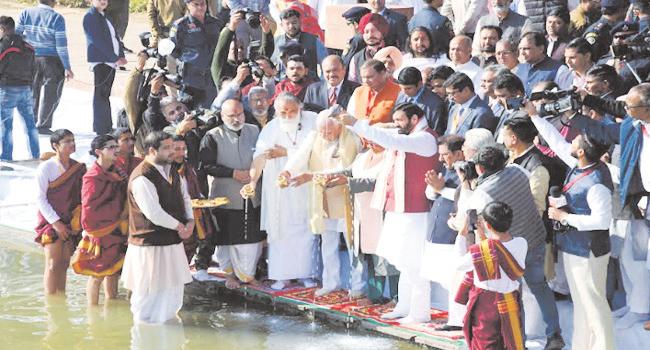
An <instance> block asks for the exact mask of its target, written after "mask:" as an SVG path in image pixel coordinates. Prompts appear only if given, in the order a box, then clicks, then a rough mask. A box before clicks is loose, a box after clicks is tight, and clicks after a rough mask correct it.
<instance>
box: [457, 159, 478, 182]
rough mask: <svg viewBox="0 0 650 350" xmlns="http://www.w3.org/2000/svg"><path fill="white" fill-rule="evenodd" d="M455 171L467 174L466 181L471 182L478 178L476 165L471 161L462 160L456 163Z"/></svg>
mask: <svg viewBox="0 0 650 350" xmlns="http://www.w3.org/2000/svg"><path fill="white" fill-rule="evenodd" d="M454 169H455V170H457V171H460V172H461V173H463V174H465V180H466V181H471V180H474V179H477V178H478V173H477V172H476V163H474V162H473V161H471V160H460V161H457V162H456V163H454Z"/></svg>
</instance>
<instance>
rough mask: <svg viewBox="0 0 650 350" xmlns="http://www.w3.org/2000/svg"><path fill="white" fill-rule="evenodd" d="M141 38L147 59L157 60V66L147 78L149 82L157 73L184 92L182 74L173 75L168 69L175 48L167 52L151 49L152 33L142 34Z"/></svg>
mask: <svg viewBox="0 0 650 350" xmlns="http://www.w3.org/2000/svg"><path fill="white" fill-rule="evenodd" d="M139 37H140V43H141V44H142V46H144V50H143V51H142V52H144V53H145V54H146V55H147V57H149V58H155V59H156V65H155V66H154V68H152V69H151V71H150V74H149V76H148V77H147V82H149V81H150V80H151V78H152V77H153V73H156V74H158V75H162V76H163V77H165V81H169V82H172V83H173V84H175V85H178V86H179V89H180V90H183V79H182V77H181V76H180V74H171V73H169V69H168V68H167V56H168V55H169V54H170V53H171V50H173V48H171V50H170V49H169V48H166V50H159V48H157V47H149V46H150V44H151V33H150V32H144V33H140V35H139ZM164 40H168V39H164ZM161 51H163V52H161ZM165 51H170V52H165Z"/></svg>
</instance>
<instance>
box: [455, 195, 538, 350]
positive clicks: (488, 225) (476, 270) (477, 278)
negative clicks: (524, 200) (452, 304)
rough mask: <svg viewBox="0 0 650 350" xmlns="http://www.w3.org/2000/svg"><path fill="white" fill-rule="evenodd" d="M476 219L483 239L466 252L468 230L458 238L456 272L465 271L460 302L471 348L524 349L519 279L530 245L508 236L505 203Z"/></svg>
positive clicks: (508, 213)
mask: <svg viewBox="0 0 650 350" xmlns="http://www.w3.org/2000/svg"><path fill="white" fill-rule="evenodd" d="M477 221H478V222H477V223H476V233H477V235H478V236H479V237H483V238H484V239H483V240H482V241H480V242H479V243H477V244H474V245H471V246H469V248H468V247H467V245H468V243H467V234H468V231H469V230H468V229H467V227H466V228H465V229H463V230H461V231H460V232H459V236H458V239H457V240H456V248H457V251H458V252H459V253H460V254H461V255H462V258H461V260H460V264H459V267H458V269H459V270H461V271H467V274H466V276H465V280H464V281H463V283H462V284H461V287H460V289H459V290H458V294H457V295H456V302H458V303H461V304H467V314H466V315H465V320H464V325H463V332H464V333H465V339H466V341H467V345H468V347H469V348H470V349H471V350H478V349H493V350H496V349H504V350H523V349H524V336H523V334H524V332H523V327H522V320H521V312H520V310H521V299H520V297H519V282H518V280H519V278H520V277H521V276H523V274H524V261H525V260H526V252H527V250H528V244H527V243H526V240H525V239H524V238H521V237H515V238H513V237H512V235H510V233H508V229H509V228H510V225H511V223H512V209H511V208H510V207H509V206H508V205H507V204H505V203H502V202H492V203H490V204H488V205H487V206H486V207H485V209H484V210H483V212H482V213H481V217H480V218H479V220H477ZM468 226H469V225H468ZM485 231H488V232H489V237H488V238H487V239H485Z"/></svg>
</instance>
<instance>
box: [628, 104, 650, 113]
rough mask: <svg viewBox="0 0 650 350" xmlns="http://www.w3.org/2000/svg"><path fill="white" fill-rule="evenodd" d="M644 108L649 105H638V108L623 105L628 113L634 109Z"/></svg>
mask: <svg viewBox="0 0 650 350" xmlns="http://www.w3.org/2000/svg"><path fill="white" fill-rule="evenodd" d="M646 107H650V105H639V106H628V105H625V107H624V108H625V110H626V111H628V112H629V111H631V110H633V109H635V108H646Z"/></svg>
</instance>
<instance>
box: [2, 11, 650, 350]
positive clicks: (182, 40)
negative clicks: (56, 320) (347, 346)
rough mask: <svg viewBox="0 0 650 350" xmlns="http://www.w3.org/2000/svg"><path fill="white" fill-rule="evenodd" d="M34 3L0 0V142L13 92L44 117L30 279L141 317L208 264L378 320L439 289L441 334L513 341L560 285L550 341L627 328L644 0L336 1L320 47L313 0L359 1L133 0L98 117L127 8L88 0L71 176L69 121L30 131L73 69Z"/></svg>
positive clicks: (233, 278) (642, 195)
mask: <svg viewBox="0 0 650 350" xmlns="http://www.w3.org/2000/svg"><path fill="white" fill-rule="evenodd" d="M39 2H40V5H39V6H38V7H36V8H31V9H27V10H25V11H24V12H23V13H22V14H21V15H20V17H19V20H18V23H17V24H16V25H14V21H13V20H12V19H11V18H9V17H5V16H3V17H0V38H1V44H0V45H1V48H0V100H1V101H2V108H1V112H2V113H1V114H2V125H3V133H2V160H10V159H11V151H12V142H11V132H12V128H11V120H12V115H13V109H14V108H17V109H18V111H19V113H20V114H21V115H22V117H23V119H24V120H25V121H26V125H27V130H28V133H29V136H30V137H29V140H30V149H31V151H32V155H33V156H34V157H35V158H36V157H38V156H39V149H38V142H37V138H38V137H37V136H38V135H37V133H39V132H40V133H47V134H51V136H50V144H51V147H52V149H53V151H54V152H55V155H54V156H53V157H52V158H50V159H49V160H45V161H43V162H42V163H41V164H40V165H39V167H38V171H37V183H38V188H39V197H38V201H37V202H38V209H39V224H38V227H37V229H36V231H37V233H38V236H37V238H36V241H37V242H38V243H40V244H42V245H43V247H44V249H45V256H46V266H45V277H44V280H45V290H46V292H47V293H48V294H54V293H57V292H63V291H64V290H65V274H66V271H67V268H68V266H70V265H71V266H72V267H73V269H74V271H75V272H76V273H79V274H84V275H88V276H90V278H89V281H88V289H87V294H88V301H89V303H91V304H97V303H98V300H99V292H100V289H101V286H102V284H103V286H104V291H105V297H106V298H115V297H116V295H117V286H118V282H119V280H120V279H121V280H122V281H123V284H124V286H125V287H126V288H127V289H128V290H130V291H131V295H130V301H131V310H132V312H133V315H134V319H135V320H136V321H138V322H150V323H162V322H166V321H168V320H170V319H174V318H175V317H176V316H175V315H176V312H177V311H178V310H179V309H180V307H181V306H182V300H183V299H182V298H183V286H184V284H186V283H189V282H190V281H191V280H192V277H191V276H193V277H194V279H196V280H199V281H205V280H211V279H214V278H215V277H214V276H211V275H210V274H208V273H207V270H208V268H209V267H210V266H211V264H213V263H216V264H217V265H218V267H219V269H220V270H221V271H223V273H225V275H226V277H227V279H226V286H227V287H228V288H238V287H239V286H241V285H242V284H250V285H259V284H260V283H268V286H269V287H270V288H272V289H275V290H282V289H285V288H287V287H289V286H291V285H293V284H294V283H300V284H302V285H304V286H305V287H309V288H317V289H316V291H315V296H316V297H321V296H325V295H327V294H329V293H332V292H335V291H339V290H341V289H342V288H344V287H345V288H348V289H349V291H348V293H349V296H350V298H353V299H356V298H362V297H367V298H368V299H370V300H371V301H372V302H374V303H387V302H391V301H393V300H394V301H396V304H395V307H394V308H393V309H392V311H390V312H388V313H386V314H384V315H382V318H384V319H390V320H397V322H400V323H404V324H407V323H422V322H428V321H430V307H431V294H432V290H433V291H434V292H436V294H439V292H446V293H447V294H448V296H449V297H448V302H447V310H448V313H449V318H448V323H447V324H446V325H444V326H442V327H441V328H440V330H443V331H453V330H463V332H464V335H465V337H466V340H467V344H468V346H469V348H471V349H523V348H524V340H525V338H526V335H525V334H524V333H525V332H524V326H523V325H524V321H526V322H534V321H536V320H531V319H530V317H532V316H531V315H536V314H535V313H533V312H529V311H526V310H527V309H530V310H533V309H531V308H536V307H537V305H539V308H540V310H541V317H542V319H543V323H544V324H545V325H546V328H545V334H546V337H547V341H546V345H545V349H562V348H563V347H564V346H565V337H566V335H563V332H562V329H561V327H560V320H559V318H560V317H559V314H558V308H557V303H556V301H557V300H564V299H568V298H570V300H571V301H572V303H573V322H572V323H573V335H572V339H571V346H572V348H573V349H614V348H615V345H614V344H615V337H614V334H615V329H618V330H622V329H628V328H630V327H633V326H634V325H635V324H637V323H643V322H645V327H646V329H650V323H648V320H649V319H650V271H649V269H650V257H649V256H648V248H649V239H648V237H649V234H650V210H649V209H648V196H649V194H650V129H649V128H650V83H646V82H645V81H646V80H647V78H648V74H649V73H650V54H649V53H650V50H649V49H648V48H647V47H645V46H644V45H647V40H645V41H644V38H645V37H646V36H648V30H649V28H650V27H649V25H650V2H649V1H647V0H637V1H636V2H634V3H633V4H630V3H628V1H627V0H600V1H598V0H569V1H567V0H548V1H543V2H540V1H534V0H514V1H513V0H490V1H485V0H471V1H469V0H468V1H452V0H445V1H443V0H421V1H393V2H392V3H391V5H395V6H398V7H400V8H401V9H399V8H398V9H390V8H387V7H386V1H384V0H369V1H368V4H367V6H350V8H349V9H348V10H347V11H345V12H344V13H343V15H342V16H343V18H342V19H341V23H344V22H345V23H347V25H349V26H350V27H351V28H352V29H353V31H354V35H353V36H352V37H351V38H348V39H349V40H347V45H346V46H345V48H344V49H343V50H342V51H341V50H337V49H336V48H331V47H326V46H325V41H324V39H325V37H326V36H327V35H328V32H327V30H325V31H323V27H324V24H325V17H326V16H328V15H329V14H330V12H328V10H329V8H328V7H327V6H326V5H332V4H348V3H356V1H316V0H314V1H306V2H300V1H290V0H272V1H269V0H224V1H221V2H214V1H208V2H206V0H182V1H181V0H151V1H149V3H148V7H147V15H148V19H149V24H150V26H151V32H150V33H149V34H147V35H144V36H141V38H142V37H146V38H147V39H148V41H149V46H150V48H149V49H148V50H145V51H143V52H140V53H137V64H136V67H135V69H134V70H132V71H131V72H130V75H129V79H128V81H127V83H126V86H125V90H126V93H125V95H124V100H125V109H124V111H122V112H121V113H120V116H118V125H113V124H112V122H111V121H112V116H111V112H110V111H111V109H110V103H109V100H108V97H109V96H110V92H111V87H112V84H113V79H114V76H115V71H116V69H120V68H119V67H120V66H123V65H124V64H125V63H126V60H125V59H124V57H125V56H124V52H125V48H124V46H123V44H122V43H121V39H122V37H123V35H124V30H123V29H122V27H123V28H125V27H126V24H127V23H128V21H126V20H125V19H124V15H123V14H122V15H118V16H116V17H119V18H121V19H119V20H116V22H112V21H113V19H112V18H111V16H110V13H109V12H107V6H108V5H109V3H113V2H115V3H123V2H122V1H117V0H114V1H107V0H92V1H91V2H90V3H91V8H90V9H89V11H88V13H87V14H86V16H85V17H84V30H85V32H86V38H87V41H88V53H87V57H88V62H89V63H90V65H91V67H92V69H93V72H94V75H95V91H94V94H95V95H94V96H95V97H94V99H93V111H94V113H93V120H94V123H93V130H94V131H95V132H96V133H97V135H98V136H97V137H96V138H95V139H94V140H93V141H92V145H91V150H90V153H91V155H92V156H94V157H96V161H95V162H94V163H92V165H90V166H89V168H88V170H86V166H85V165H84V164H82V163H79V162H77V161H75V160H74V159H72V158H71V157H70V156H71V155H72V154H73V153H74V152H75V141H74V135H73V134H72V133H71V132H70V131H68V130H65V129H61V130H56V131H53V132H52V131H50V130H49V127H50V126H51V120H52V112H53V110H54V109H55V108H56V104H57V103H58V99H59V97H60V90H61V86H62V84H63V80H64V77H65V76H68V77H70V76H72V71H71V70H70V64H69V60H68V56H67V49H66V45H65V24H64V20H63V18H62V17H61V16H60V15H59V14H58V13H56V12H55V11H54V10H53V9H52V8H51V6H53V4H54V1H53V0H39ZM127 2H128V1H127ZM122 5H123V4H122ZM118 7H119V6H118ZM403 10H406V11H403ZM404 13H406V14H408V15H409V16H406V15H405V14H404ZM127 18H128V16H127ZM46 19H49V20H46ZM112 23H119V24H118V25H117V26H114V24H112ZM170 47H173V48H171V49H170V50H169V51H170V54H169V55H166V56H165V55H164V54H162V52H163V51H164V49H169V48H170ZM155 48H157V49H158V50H157V51H156V50H153V51H152V49H155ZM128 51H130V50H127V53H128ZM154 60H155V63H153V65H154V67H152V68H147V64H148V63H149V65H150V67H151V64H152V62H153V61H154ZM55 70H56V72H55ZM54 75H56V76H57V78H54ZM33 77H35V78H33ZM41 90H42V92H43V96H42V98H41V96H40V94H41ZM32 94H33V95H32ZM35 116H38V124H35V120H36V119H35ZM223 198H226V199H227V201H225V202H223V203H221V204H220V205H219V206H217V207H210V205H204V206H201V205H197V204H196V202H194V204H193V202H192V200H196V199H203V200H207V203H210V201H209V200H215V199H223ZM204 202H205V201H204ZM193 205H194V207H193ZM213 206H216V204H214V205H213ZM342 253H346V254H342ZM213 257H214V261H213ZM190 264H191V265H193V266H194V272H190V268H189V266H190ZM341 265H347V267H349V270H350V280H349V282H348V281H342V276H341V272H340V271H341ZM120 276H121V277H120ZM267 280H268V282H267ZM522 284H526V285H527V288H522ZM621 291H624V293H625V298H624V299H625V300H624V302H621V301H620V298H619V299H618V300H617V298H615V295H616V294H617V293H619V292H621ZM524 294H530V296H529V297H526V296H525V295H524ZM522 300H526V301H527V302H523V301H522ZM529 303H531V304H530V305H529ZM535 304H537V305H535ZM612 310H614V311H612ZM524 316H525V317H524Z"/></svg>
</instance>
